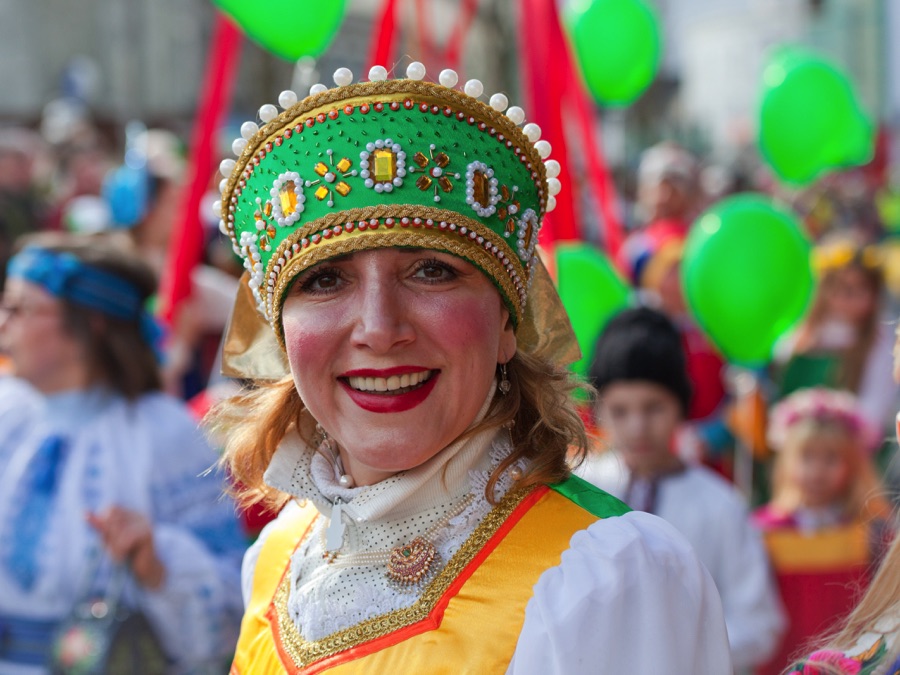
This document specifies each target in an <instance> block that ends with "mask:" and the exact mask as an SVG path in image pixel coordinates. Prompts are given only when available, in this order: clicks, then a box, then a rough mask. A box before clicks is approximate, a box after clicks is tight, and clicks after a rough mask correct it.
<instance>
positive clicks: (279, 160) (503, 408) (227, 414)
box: [214, 67, 730, 675]
mask: <svg viewBox="0 0 900 675" xmlns="http://www.w3.org/2000/svg"><path fill="white" fill-rule="evenodd" d="M344 75H345V74H344V73H342V74H341V77H340V79H341V80H342V81H344V80H346V79H347V78H346V77H345V76H344ZM445 75H446V73H445V74H442V76H441V81H442V82H448V83H449V82H453V83H455V82H456V76H455V74H452V75H453V77H450V76H449V75H447V76H446V77H445ZM379 77H381V74H380V72H379V71H378V69H373V71H372V79H373V81H372V82H366V83H360V84H351V85H345V86H341V87H338V88H336V89H331V90H327V89H324V88H319V87H318V86H317V87H316V91H317V92H318V93H316V94H314V95H312V96H310V97H309V98H307V99H305V100H303V101H300V102H299V103H295V101H296V96H295V95H293V93H292V92H285V93H284V94H283V95H282V97H280V100H284V101H285V102H287V103H288V104H289V107H288V108H287V109H286V110H285V111H284V112H283V113H281V114H280V115H277V116H273V115H272V114H271V111H270V110H269V108H271V106H266V107H264V108H263V109H261V112H260V114H261V117H262V119H263V120H264V122H266V124H265V126H263V127H262V128H261V129H260V128H258V127H257V126H256V124H255V123H247V124H246V125H245V126H244V127H243V128H242V132H246V135H245V137H244V138H243V139H239V140H238V141H236V142H235V146H234V149H235V151H236V152H237V153H238V159H237V161H236V162H235V161H233V160H226V161H225V162H223V164H222V170H223V171H224V172H227V174H228V177H227V178H226V179H225V180H224V181H223V183H222V190H223V198H222V202H221V203H220V204H219V208H220V209H221V216H222V222H221V229H222V230H223V232H224V233H225V234H227V235H229V236H230V237H231V239H232V242H233V244H234V247H235V251H236V252H237V253H238V254H240V255H242V256H243V257H244V259H245V267H246V269H247V274H246V275H245V285H244V287H243V289H242V293H241V294H240V295H239V297H238V300H237V303H236V306H235V313H234V318H233V320H232V325H231V328H230V334H229V337H228V339H227V340H226V354H225V359H226V361H225V362H226V365H227V367H228V368H229V369H230V371H231V372H232V373H233V374H240V375H243V376H245V377H249V378H251V379H257V380H266V379H267V380H268V382H262V381H260V382H259V383H258V386H257V387H256V388H254V389H252V390H251V391H248V392H247V393H245V394H243V395H242V396H239V397H238V398H236V399H234V400H232V401H230V402H227V403H226V404H225V405H224V406H223V407H222V408H221V409H220V410H219V411H218V413H217V415H216V417H215V418H214V419H215V421H216V423H217V424H218V425H219V426H220V427H221V428H222V429H223V430H225V431H226V432H227V434H228V439H229V440H228V443H227V449H226V459H225V461H226V462H227V464H228V466H229V467H230V470H231V471H232V472H233V474H234V475H235V476H236V477H237V478H238V479H239V480H240V481H241V483H242V484H243V485H245V486H246V491H245V493H244V495H243V496H244V498H245V499H246V500H248V501H253V500H264V501H266V502H267V503H269V504H272V505H275V506H277V507H283V508H281V512H280V515H279V517H278V518H277V519H276V520H275V522H274V523H272V524H271V525H270V526H269V527H268V528H267V529H266V530H265V531H264V532H263V534H262V535H261V537H260V540H259V542H258V543H257V544H256V545H255V546H254V548H253V549H251V550H250V551H249V552H248V555H247V557H246V559H245V566H244V570H245V575H244V595H245V601H246V603H247V604H246V615H245V619H244V624H243V628H242V634H241V638H240V641H239V643H238V649H237V654H236V658H235V663H234V666H233V672H234V673H241V674H243V675H247V674H249V673H281V672H285V671H286V672H290V673H319V672H324V671H326V670H334V671H335V672H345V673H350V672H398V673H404V672H410V673H412V672H429V673H435V672H447V673H459V672H478V673H494V672H501V673H502V672H507V671H508V672H511V673H554V672H566V673H574V672H583V671H585V670H589V671H591V672H610V673H612V672H652V671H653V670H654V669H657V670H660V669H662V670H666V672H684V673H688V672H690V673H724V672H729V670H730V665H729V657H728V644H727V639H726V637H725V629H724V623H723V620H722V614H721V607H720V606H719V600H718V597H717V595H716V593H715V589H714V587H713V585H712V582H711V580H710V579H709V576H708V574H707V573H706V571H705V570H704V569H703V567H702V565H700V564H699V563H698V562H697V560H696V558H695V557H694V555H693V553H692V552H691V551H690V547H689V546H688V545H687V544H686V543H685V542H684V541H683V540H682V539H681V538H680V537H679V535H677V534H676V533H675V532H674V531H673V530H672V529H671V528H669V527H668V526H667V525H666V524H665V523H663V522H662V521H660V520H658V519H655V518H653V517H651V516H647V515H644V514H631V513H626V512H627V511H628V509H627V507H625V506H624V505H623V504H622V503H621V502H619V501H618V500H616V499H614V498H612V497H610V496H609V495H606V494H605V493H602V492H600V491H598V490H595V489H593V488H591V487H590V486H587V485H586V484H585V483H583V482H582V481H580V480H579V479H577V478H573V477H570V475H569V470H568V468H567V464H566V456H567V453H570V452H571V453H574V454H575V455H576V456H577V455H580V454H583V453H584V451H585V447H586V444H587V439H586V434H585V430H584V426H583V424H582V422H581V420H580V418H579V416H578V414H577V412H576V410H575V408H574V405H573V403H572V400H571V398H570V394H571V392H572V390H573V389H574V388H575V386H576V385H575V384H574V383H573V382H572V381H571V380H570V378H569V375H568V373H567V370H566V368H565V366H566V364H568V363H571V362H572V361H574V360H575V359H577V358H578V350H577V347H576V346H575V345H576V343H575V340H574V335H573V334H572V331H571V328H570V325H569V322H568V319H567V317H566V316H565V313H564V312H563V311H562V309H561V305H560V302H559V298H558V296H557V295H556V292H555V290H554V289H553V287H552V283H551V282H550V280H549V277H548V276H547V273H546V271H545V270H544V268H543V266H542V263H541V261H540V259H539V257H538V255H537V253H536V248H535V245H536V242H537V238H538V233H539V230H540V226H541V220H542V217H543V215H544V214H545V213H547V212H548V211H550V210H552V208H553V206H554V202H555V198H554V196H553V195H555V194H556V192H558V190H559V188H560V185H559V181H558V179H557V178H556V175H557V174H558V171H559V166H558V164H556V163H555V162H553V161H552V160H549V161H547V162H546V163H545V162H544V161H543V160H544V159H546V157H547V155H548V154H549V151H550V146H549V143H547V142H546V141H541V140H539V138H540V129H539V128H538V127H537V126H536V125H534V124H530V125H526V126H525V127H524V128H519V126H518V125H519V123H520V122H521V118H522V117H523V114H520V113H521V110H518V109H516V111H513V109H510V111H509V115H508V116H505V115H503V114H501V113H502V109H503V108H505V107H506V106H505V104H504V105H500V100H501V98H502V99H503V100H504V101H505V97H494V98H492V99H491V100H492V105H493V106H494V107H490V106H487V105H485V104H483V103H482V102H480V101H478V100H477V99H476V98H473V97H471V96H468V95H466V94H463V93H462V92H459V91H457V90H455V89H453V88H451V87H446V86H442V85H436V84H430V83H427V82H423V81H421V69H420V68H418V67H417V68H414V69H412V70H411V71H410V79H406V80H393V81H385V80H384V79H383V78H381V79H378V78H379ZM476 85H477V86H476ZM480 89H481V85H480V83H477V82H476V83H474V84H473V83H472V82H470V83H468V84H467V86H466V91H473V92H474V91H480ZM495 104H496V105H495ZM263 111H265V114H263ZM514 120H515V121H514ZM357 158H358V159H357ZM673 577H674V578H677V579H678V580H679V583H677V584H672V583H670V580H671V579H672V578H673ZM686 612H687V613H688V614H689V615H690V616H691V620H690V621H683V620H677V619H676V617H681V616H683V615H684V614H685V613H686ZM635 627H640V630H639V631H634V630H633V629H634V628H635Z"/></svg>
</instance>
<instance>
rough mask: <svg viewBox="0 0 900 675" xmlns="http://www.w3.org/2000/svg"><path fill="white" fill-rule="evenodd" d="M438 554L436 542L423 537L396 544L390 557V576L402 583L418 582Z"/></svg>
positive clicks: (388, 569) (388, 573)
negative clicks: (435, 546) (433, 542)
mask: <svg viewBox="0 0 900 675" xmlns="http://www.w3.org/2000/svg"><path fill="white" fill-rule="evenodd" d="M436 554H437V550H436V549H435V548H434V544H432V543H431V542H430V541H428V540H426V539H422V538H421V537H416V538H415V539H413V540H412V541H411V542H409V543H408V544H404V545H400V546H396V547H394V548H392V549H391V555H390V558H389V559H388V564H387V575H388V578H389V579H390V580H391V581H393V582H395V583H398V584H401V585H412V584H416V583H418V582H419V581H421V580H422V577H424V576H425V575H426V574H427V573H428V570H429V569H430V568H431V563H432V562H433V561H434V557H435V555H436Z"/></svg>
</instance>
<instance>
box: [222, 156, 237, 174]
mask: <svg viewBox="0 0 900 675" xmlns="http://www.w3.org/2000/svg"><path fill="white" fill-rule="evenodd" d="M234 164H235V162H234V160H233V159H223V160H222V162H221V163H220V164H219V173H221V174H222V175H223V176H229V175H231V172H232V171H233V170H234Z"/></svg>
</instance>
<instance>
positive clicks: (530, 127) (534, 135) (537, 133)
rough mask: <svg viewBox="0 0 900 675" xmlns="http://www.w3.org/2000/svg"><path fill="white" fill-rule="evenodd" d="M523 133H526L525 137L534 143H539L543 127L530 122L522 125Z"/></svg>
mask: <svg viewBox="0 0 900 675" xmlns="http://www.w3.org/2000/svg"><path fill="white" fill-rule="evenodd" d="M522 133H523V134H525V137H526V138H527V139H528V140H529V141H531V142H532V143H537V142H538V141H539V140H541V128H540V127H539V126H538V125H537V124H535V123H534V122H529V123H528V124H526V125H525V126H524V127H522Z"/></svg>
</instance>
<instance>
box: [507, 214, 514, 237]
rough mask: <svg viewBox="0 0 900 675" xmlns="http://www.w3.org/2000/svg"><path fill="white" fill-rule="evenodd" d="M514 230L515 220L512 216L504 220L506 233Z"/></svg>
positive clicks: (512, 232) (511, 232)
mask: <svg viewBox="0 0 900 675" xmlns="http://www.w3.org/2000/svg"><path fill="white" fill-rule="evenodd" d="M515 232H516V221H515V220H514V219H512V218H510V219H509V220H507V221H506V233H507V234H515Z"/></svg>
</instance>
